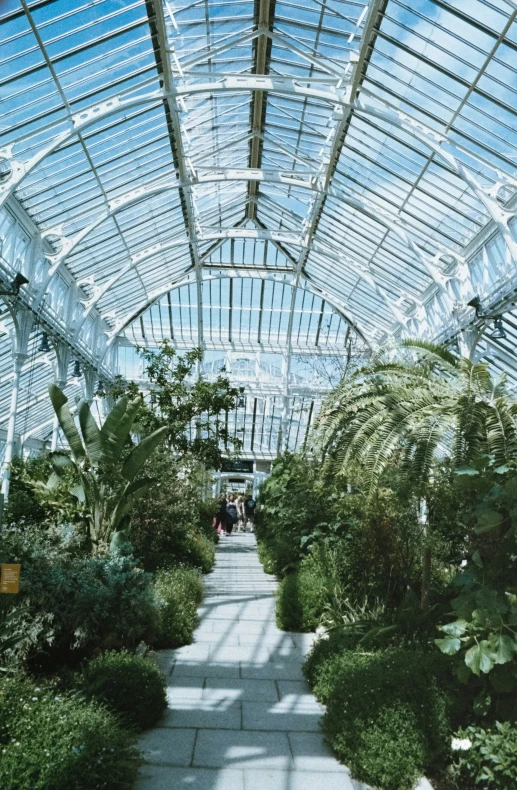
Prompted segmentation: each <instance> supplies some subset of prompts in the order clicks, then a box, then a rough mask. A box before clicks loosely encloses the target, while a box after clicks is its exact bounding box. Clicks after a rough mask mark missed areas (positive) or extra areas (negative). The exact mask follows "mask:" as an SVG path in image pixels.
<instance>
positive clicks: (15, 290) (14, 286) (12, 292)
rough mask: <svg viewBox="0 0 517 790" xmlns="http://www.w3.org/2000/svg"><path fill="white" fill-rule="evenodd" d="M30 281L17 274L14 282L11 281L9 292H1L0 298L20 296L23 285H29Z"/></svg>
mask: <svg viewBox="0 0 517 790" xmlns="http://www.w3.org/2000/svg"><path fill="white" fill-rule="evenodd" d="M28 282H29V281H28V279H27V278H26V277H25V276H24V275H23V274H22V273H21V272H17V274H16V275H15V276H14V280H12V281H11V287H10V288H9V290H7V291H0V296H18V294H19V293H20V288H21V286H22V285H27V284H28Z"/></svg>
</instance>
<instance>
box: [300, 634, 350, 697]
mask: <svg viewBox="0 0 517 790" xmlns="http://www.w3.org/2000/svg"><path fill="white" fill-rule="evenodd" d="M354 646H355V645H354V643H353V641H351V637H350V635H349V634H348V633H347V632H346V631H345V630H342V629H336V630H335V631H330V632H329V633H327V634H325V636H324V637H323V638H322V639H318V640H317V641H316V642H314V644H313V646H312V649H311V651H310V653H309V654H308V656H307V658H306V659H305V664H304V665H303V674H304V675H305V677H306V678H307V680H308V682H309V684H310V685H311V686H314V685H315V683H316V682H317V681H318V680H319V677H320V671H321V670H322V668H323V666H324V664H325V662H327V661H328V660H329V659H332V658H334V657H335V656H336V655H338V654H340V653H343V651H345V650H351V649H353V648H354ZM324 693H325V691H324V688H323V686H322V687H321V689H320V694H322V695H323V694H324Z"/></svg>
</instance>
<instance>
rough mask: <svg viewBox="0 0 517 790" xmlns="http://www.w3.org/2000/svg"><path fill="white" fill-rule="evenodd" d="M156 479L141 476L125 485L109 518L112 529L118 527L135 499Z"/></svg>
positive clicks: (143, 493)
mask: <svg viewBox="0 0 517 790" xmlns="http://www.w3.org/2000/svg"><path fill="white" fill-rule="evenodd" d="M156 481H157V478H156V477H143V478H141V479H140V480H134V481H133V482H132V483H128V484H127V485H126V487H125V488H124V490H123V491H122V494H121V496H120V499H119V501H118V502H117V505H116V507H115V510H114V511H113V515H112V518H111V524H112V529H114V530H117V529H118V527H119V526H120V523H121V522H122V520H123V519H124V518H125V517H126V516H127V515H129V513H130V511H131V510H132V508H133V505H134V504H135V502H136V500H137V499H139V498H140V497H142V496H144V495H145V494H146V493H147V491H148V490H149V488H150V487H151V486H152V485H154V483H156Z"/></svg>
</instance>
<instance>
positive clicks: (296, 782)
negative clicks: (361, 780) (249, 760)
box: [244, 770, 356, 790]
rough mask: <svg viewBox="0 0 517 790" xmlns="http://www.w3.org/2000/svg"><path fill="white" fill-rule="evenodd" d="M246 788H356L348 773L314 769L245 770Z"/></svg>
mask: <svg viewBox="0 0 517 790" xmlns="http://www.w3.org/2000/svg"><path fill="white" fill-rule="evenodd" d="M244 776H245V779H244V781H245V786H246V790H314V789H315V788H318V787H321V788H324V790H356V788H355V787H354V785H353V783H352V781H351V779H350V778H349V777H348V776H347V775H346V774H325V779H324V780H323V781H322V776H321V774H320V773H318V772H313V771H307V772H303V771H274V770H269V771H268V770H262V771H253V770H250V771H248V770H246V771H245V772H244Z"/></svg>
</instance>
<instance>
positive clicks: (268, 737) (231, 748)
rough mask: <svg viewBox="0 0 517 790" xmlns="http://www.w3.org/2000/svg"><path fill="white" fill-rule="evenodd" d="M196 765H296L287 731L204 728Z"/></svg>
mask: <svg viewBox="0 0 517 790" xmlns="http://www.w3.org/2000/svg"><path fill="white" fill-rule="evenodd" d="M192 764H193V765H195V766H199V767H208V768H230V767H231V768H277V769H284V770H286V769H288V768H293V767H294V766H293V761H292V758H291V753H290V750H289V741H288V739H287V735H286V733H284V732H249V731H246V730H228V731H225V732H217V731H212V730H200V731H199V733H198V736H197V739H196V745H195V749H194V760H193V763H192Z"/></svg>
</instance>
